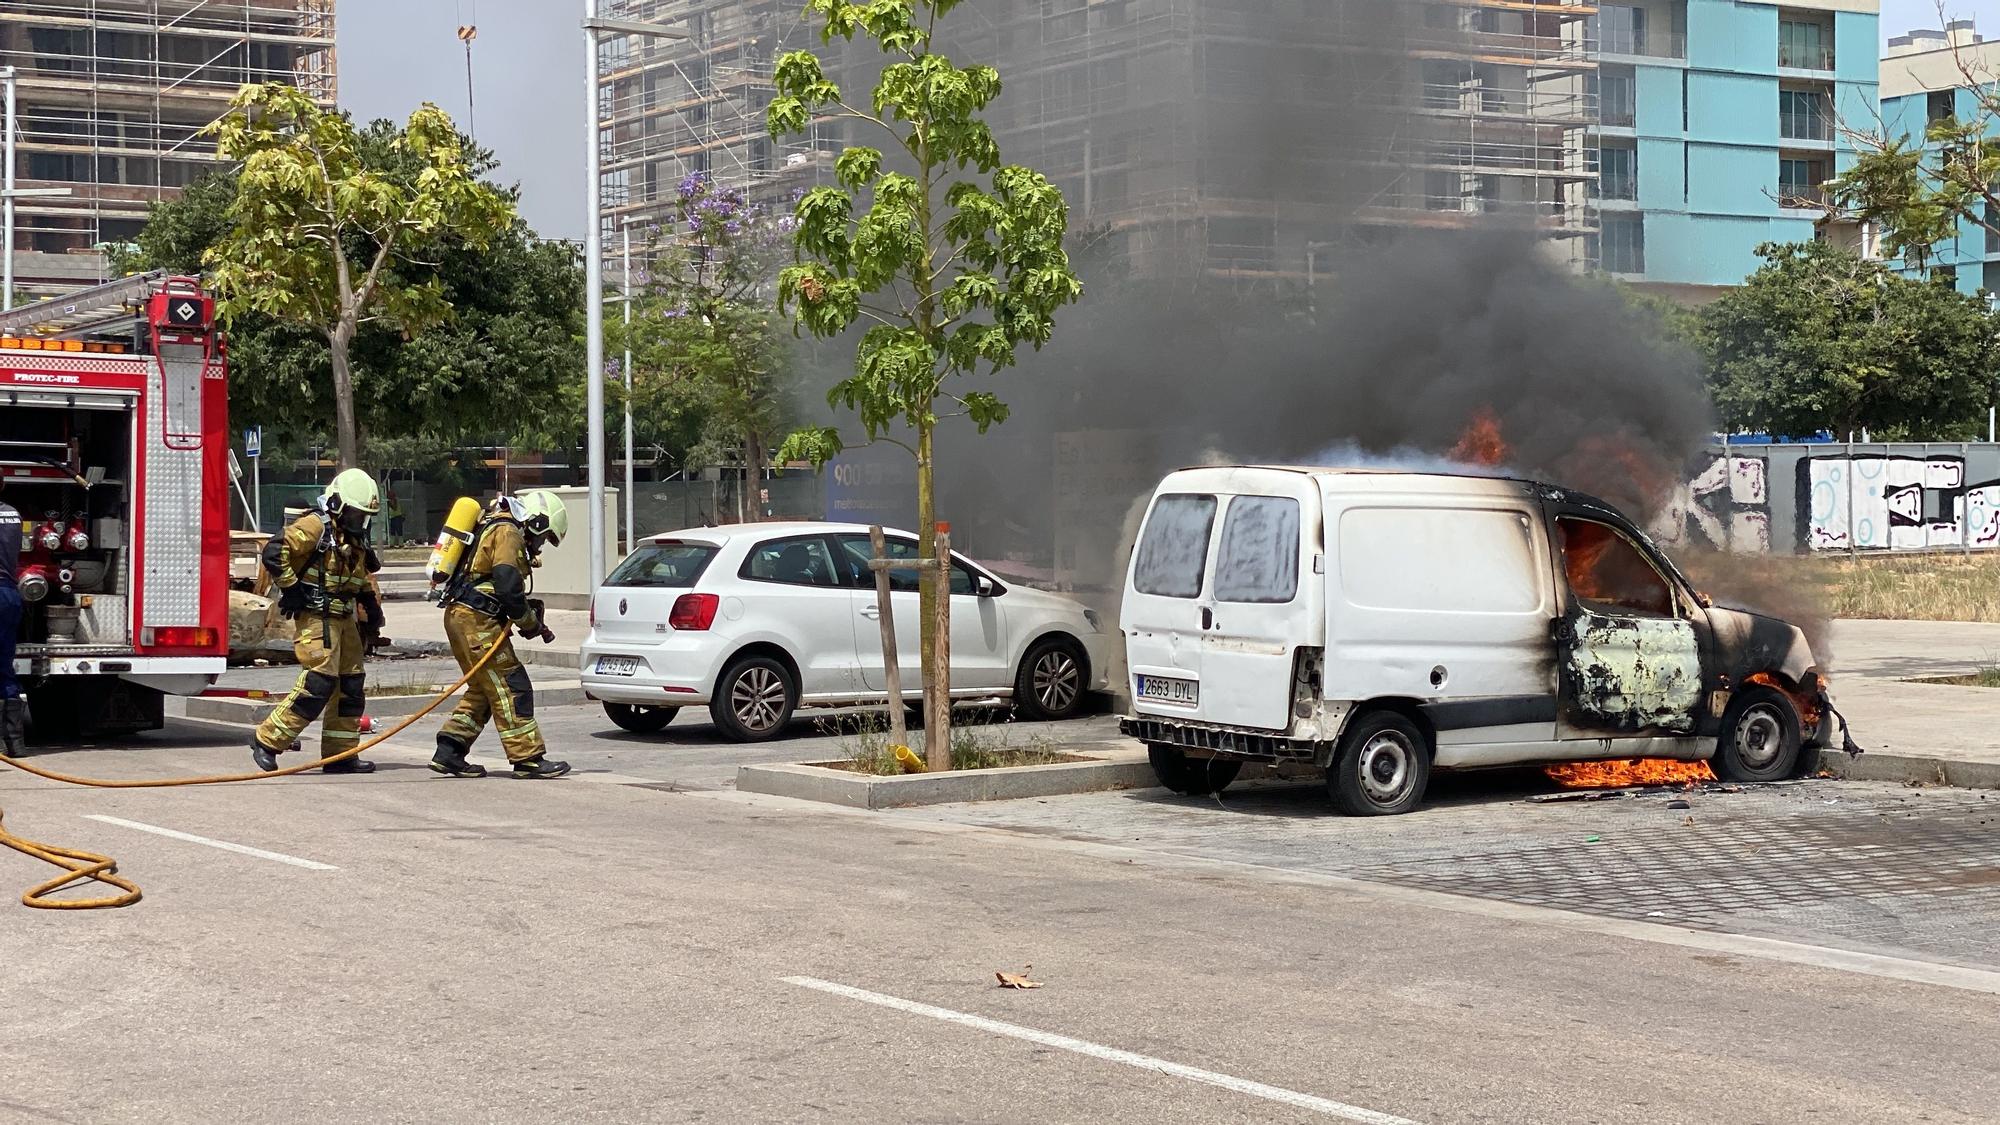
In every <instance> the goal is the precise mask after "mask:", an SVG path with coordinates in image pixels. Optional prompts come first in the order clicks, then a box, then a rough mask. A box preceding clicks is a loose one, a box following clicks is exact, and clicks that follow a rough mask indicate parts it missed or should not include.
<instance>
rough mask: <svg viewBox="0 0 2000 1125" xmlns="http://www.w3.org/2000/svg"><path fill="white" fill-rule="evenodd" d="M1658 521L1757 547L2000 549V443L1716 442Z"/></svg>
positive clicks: (1707, 543) (1682, 540)
mask: <svg viewBox="0 0 2000 1125" xmlns="http://www.w3.org/2000/svg"><path fill="white" fill-rule="evenodd" d="M1787 481H1788V482H1790V485H1791V486H1790V487H1785V486H1784V485H1783V484H1780V483H1779V482H1787ZM1652 531H1653V533H1654V535H1655V536H1656V537H1657V538H1658V539H1659V540H1660V542H1661V543H1663V544H1665V545H1667V546H1671V547H1706V548H1712V549H1718V550H1727V551H1737V552H1742V553H1748V554H1761V553H1765V552H1769V551H1779V552H1785V553H1799V554H1812V553H1823V552H1833V551H1838V552H1849V551H1854V552H1860V551H1870V552H1882V551H1922V550H1946V549H1953V548H1957V549H1961V550H1967V549H1969V550H1994V549H2000V446H1994V445H1989V444H1985V443H1978V444H1962V445H1949V446H1946V445H1922V444H1916V443H1911V444H1891V445H1866V446H1847V445H1829V444H1820V445H1765V446H1731V447H1728V448H1726V449H1725V448H1722V447H1716V448H1713V449H1711V450H1709V451H1708V452H1707V453H1705V454H1703V455H1702V456H1701V457H1700V458H1697V459H1696V461H1695V463H1694V464H1693V465H1691V466H1690V468H1689V472H1688V479H1687V482H1686V483H1685V484H1683V485H1681V486H1680V487H1678V488H1677V489H1676V490H1675V492H1674V495H1673V496H1672V497H1671V499H1670V500H1669V502H1668V504H1667V506H1666V508H1665V510H1664V511H1663V512H1662V513H1661V515H1660V517H1659V519H1658V520H1657V521H1656V523H1655V525H1654V527H1653V528H1652Z"/></svg>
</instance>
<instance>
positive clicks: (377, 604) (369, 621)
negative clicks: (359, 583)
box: [355, 592, 389, 633]
mask: <svg viewBox="0 0 2000 1125" xmlns="http://www.w3.org/2000/svg"><path fill="white" fill-rule="evenodd" d="M355 600H356V603H357V604H358V605H359V606H360V607H361V621H362V623H363V624H365V625H367V626H368V627H369V628H370V629H373V630H375V631H376V632H377V633H380V632H381V631H382V627H383V626H384V625H387V624H388V623H389V619H388V618H387V617H384V616H383V615H382V602H381V599H379V598H377V597H376V596H375V595H374V594H373V593H369V592H363V593H362V595H361V596H360V597H359V598H357V599H355Z"/></svg>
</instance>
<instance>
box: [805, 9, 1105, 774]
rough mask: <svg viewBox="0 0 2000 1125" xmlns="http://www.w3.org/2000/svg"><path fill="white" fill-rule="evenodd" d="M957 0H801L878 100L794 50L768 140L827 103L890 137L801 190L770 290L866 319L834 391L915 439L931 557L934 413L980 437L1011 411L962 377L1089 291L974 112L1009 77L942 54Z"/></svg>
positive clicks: (836, 438) (823, 110)
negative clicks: (955, 419) (870, 71)
mask: <svg viewBox="0 0 2000 1125" xmlns="http://www.w3.org/2000/svg"><path fill="white" fill-rule="evenodd" d="M961 2H962V0H868V2H867V3H859V2H855V0H808V3H807V5H806V11H807V14H808V15H809V16H813V17H817V19H818V20H820V21H822V22H823V27H822V29H821V37H822V39H823V41H824V42H826V43H828V44H831V43H833V41H834V39H835V38H839V39H841V40H843V41H845V42H847V43H849V44H852V43H854V42H855V41H856V40H857V39H859V40H861V41H862V42H863V43H864V44H865V43H872V44H873V45H874V46H875V47H877V48H878V49H879V50H880V51H881V53H882V54H883V55H884V56H886V57H887V60H888V61H887V62H886V63H885V65H884V66H883V68H882V70H881V73H880V76H879V78H878V79H877V81H876V83H875V87H874V91H873V96H872V97H870V98H869V99H868V100H867V101H866V102H863V103H859V104H857V103H856V102H855V101H853V100H851V99H849V98H848V97H847V96H846V95H844V94H843V93H842V91H841V88H840V86H839V84H838V83H837V82H836V81H835V80H834V79H833V78H832V77H831V76H830V75H829V74H828V72H827V69H826V67H825V65H824V64H823V63H822V62H821V60H820V58H819V57H818V56H817V55H815V54H814V53H812V52H811V51H790V52H787V53H786V54H785V55H784V56H782V57H781V58H780V59H779V60H778V64H777V70H776V84H777V91H778V93H777V96H776V97H775V98H773V99H772V101H771V105H770V111H769V120H768V124H769V126H770V131H771V135H772V136H773V137H774V138H775V137H783V136H786V135H788V134H794V133H800V132H804V131H805V130H806V129H807V127H808V126H809V125H810V124H811V123H812V121H813V119H814V118H815V117H816V116H821V115H825V116H831V117H833V118H836V119H841V120H845V121H847V122H851V123H857V124H858V127H859V128H861V129H863V130H865V131H867V132H869V133H871V134H877V135H880V136H882V137H883V138H884V148H874V147H869V146H865V145H855V146H853V147H850V148H848V149H847V150H846V151H845V152H843V153H842V154H841V155H840V157H839V159H838V160H837V161H836V162H835V164H834V177H835V180H836V181H837V182H836V183H835V184H833V185H829V186H825V187H819V188H815V189H814V190H812V191H810V192H808V193H806V195H805V196H804V198H802V199H800V200H799V204H798V208H797V219H798V231H797V234H796V238H795V242H796V245H797V249H798V257H799V260H798V261H797V263H796V264H794V265H791V266H789V267H787V268H786V269H785V270H784V271H783V272H782V273H781V274H780V275H779V281H778V298H779V305H780V308H782V309H788V310H792V311H793V313H794V315H795V317H796V319H797V322H798V323H799V325H800V326H802V327H803V328H804V329H805V330H806V331H808V332H811V333H812V334H813V335H815V336H819V337H822V338H829V337H833V336H837V335H840V334H842V333H844V332H846V331H847V330H848V329H849V328H851V327H853V326H855V325H857V324H864V323H865V324H866V326H867V327H866V331H865V332H864V333H863V334H862V337H861V342H860V344H859V345H858V347H857V350H856V354H855V368H854V374H853V375H851V376H849V377H848V378H845V379H842V380H841V381H840V382H838V383H837V384H835V385H834V387H833V388H832V390H831V391H829V392H828V395H827V399H828V402H829V403H831V404H832V405H834V406H836V407H844V408H846V409H849V410H852V411H854V412H856V413H857V414H858V415H859V416H860V420H861V425H862V428H863V430H864V431H865V432H866V434H867V436H868V439H869V440H870V441H899V442H900V439H898V438H896V437H895V436H893V434H894V433H895V431H897V430H898V429H901V430H903V431H905V432H906V433H908V434H909V436H910V438H911V440H910V441H909V442H907V443H904V444H906V447H907V448H909V449H910V451H911V453H912V454H913V455H914V456H915V457H916V461H917V523H918V528H917V531H918V534H919V535H920V536H921V537H922V543H921V549H922V555H923V557H924V558H926V559H934V558H935V557H936V530H937V503H936V494H935V490H934V488H933V484H932V482H933V472H932V470H933V464H934V462H933V458H934V456H935V449H934V440H933V439H934V435H935V432H936V429H937V425H938V422H939V420H940V419H941V418H943V417H951V416H964V417H967V418H969V419H970V420H971V422H972V423H973V425H974V426H976V427H977V428H978V430H979V432H980V433H982V434H983V433H985V432H986V430H987V429H988V428H989V427H991V426H993V425H994V424H996V423H999V422H1003V421H1005V420H1006V418H1007V407H1006V405H1005V404H1004V403H1003V402H1002V401H1001V400H1000V398H999V397H998V396H997V395H995V394H994V393H993V392H991V391H987V390H979V389H971V388H968V387H966V386H965V385H964V384H965V381H966V380H967V379H969V378H970V377H972V376H974V375H975V374H977V373H978V372H979V370H980V369H981V368H982V367H984V368H985V371H986V373H987V374H988V375H991V374H994V373H997V372H999V371H1000V370H1001V369H1003V368H1006V367H1010V366H1012V365H1013V363H1014V356H1015V352H1016V350H1017V349H1018V348H1019V347H1020V346H1021V345H1023V344H1027V345H1029V346H1030V347H1033V348H1037V349H1039V348H1040V347H1041V346H1042V345H1043V344H1046V343H1047V342H1048V341H1049V338H1050V336H1051V334H1052V333H1053V331H1054V329H1055V315H1056V312H1057V311H1058V310H1059V309H1061V308H1062V307H1063V306H1065V305H1068V304H1070V303H1072V302H1074V301H1076V300H1077V299H1079V298H1080V297H1081V296H1082V295H1083V285H1082V283H1081V282H1079V281H1078V280H1077V278H1076V275H1075V273H1074V272H1072V271H1071V269H1070V263H1069V258H1068V256H1067V255H1066V254H1065V253H1064V250H1063V238H1064V234H1065V233H1066V231H1067V230H1068V227H1069V205H1068V204H1067V203H1066V202H1065V201H1064V199H1063V195H1062V192H1061V190H1059V189H1058V188H1056V187H1055V186H1054V185H1053V184H1051V183H1049V181H1048V179H1047V177H1045V176H1043V175H1042V174H1041V173H1039V172H1036V171H1034V170H1033V169H1030V168H1024V167H1020V166H1018V165H1004V164H1002V163H1001V159H1000V146H999V145H998V143H997V142H995V140H994V138H993V132H992V130H991V129H990V128H989V127H988V126H987V124H986V122H985V121H984V120H982V118H981V115H982V114H983V113H984V111H985V110H986V108H987V106H989V105H990V104H992V102H993V99H994V98H996V97H998V96H999V94H1000V73H999V72H998V71H997V70H995V69H994V68H992V67H990V66H978V65H974V66H965V67H961V66H958V65H956V64H954V63H953V62H952V60H951V59H949V58H947V57H946V56H944V55H942V54H939V53H937V52H936V51H935V50H934V49H933V47H934V44H935V41H936V33H937V24H938V21H939V20H940V19H942V18H944V17H945V16H948V15H949V14H950V13H951V12H952V10H953V9H955V8H957V7H958V6H959V5H960V3H961ZM863 50H865V47H851V48H849V49H848V52H849V53H850V54H858V53H860V52H861V51H863ZM885 148H886V150H887V153H886V154H885ZM906 169H907V170H906ZM968 172H970V173H976V174H977V175H978V176H979V177H984V178H986V182H985V183H983V184H982V183H980V182H978V181H976V180H974V179H972V178H969V177H967V173H968ZM864 203H865V209H864ZM840 448H841V438H840V435H839V433H838V432H837V431H836V430H834V429H830V428H818V429H811V430H806V431H801V432H799V433H796V434H793V435H792V436H791V437H790V438H789V439H787V441H786V443H785V446H784V448H783V449H782V450H781V451H780V453H779V456H780V457H781V458H787V459H791V458H803V459H809V460H812V461H814V462H816V463H821V464H823V463H825V461H826V460H828V459H829V458H831V457H832V456H833V455H834V454H836V453H838V452H839V450H840ZM919 590H920V604H921V606H922V611H921V612H922V616H923V632H922V637H923V642H922V648H923V657H922V659H923V667H924V670H925V691H926V696H927V705H928V712H929V717H930V721H929V722H928V723H927V725H926V731H925V736H926V740H927V744H928V749H929V755H928V757H929V758H930V761H931V763H932V767H933V768H939V767H940V766H942V767H943V768H949V765H950V755H949V739H950V734H949V725H948V720H949V707H950V702H949V701H950V686H951V670H950V667H949V666H948V662H946V661H944V660H940V659H939V658H938V657H939V645H938V637H937V629H938V622H939V621H940V620H941V619H943V620H947V621H948V620H949V618H948V617H944V616H943V615H942V614H941V613H940V610H941V609H942V608H943V607H944V606H945V605H946V599H947V598H948V597H949V593H950V587H949V585H948V576H947V575H945V574H942V573H940V572H938V571H936V570H926V571H924V572H923V573H922V579H921V583H920V587H919ZM947 639H948V638H947Z"/></svg>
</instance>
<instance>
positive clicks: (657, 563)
mask: <svg viewBox="0 0 2000 1125" xmlns="http://www.w3.org/2000/svg"><path fill="white" fill-rule="evenodd" d="M715 553H716V548H715V547H714V546H712V545H710V544H707V543H646V544H643V545H641V546H640V548H639V549H638V550H636V551H634V552H632V553H631V554H629V555H627V556H625V561H624V562H621V563H619V564H618V569H616V570H614V571H612V572H611V577H609V578H607V579H605V580H604V584H605V585H606V586H628V587H634V588H641V589H644V588H668V589H672V588H676V587H683V588H684V587H688V586H692V585H694V584H695V581H696V580H697V579H699V578H700V577H701V572H702V571H704V570H707V569H708V564H709V561H710V560H712V559H714V558H715Z"/></svg>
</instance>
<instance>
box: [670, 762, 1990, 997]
mask: <svg viewBox="0 0 2000 1125" xmlns="http://www.w3.org/2000/svg"><path fill="white" fill-rule="evenodd" d="M688 796H690V797H696V798H700V799H703V800H710V801H723V802H727V803H730V804H740V805H750V806H754V807H760V808H767V809H783V810H787V811H791V812H797V813H806V814H812V815H818V816H850V817H859V818H869V819H874V820H877V821H882V822H885V823H888V824H893V825H894V826H895V827H896V828H897V829H899V830H902V831H906V832H931V833H936V834H939V835H956V834H967V835H985V836H999V837H1004V838H1006V839H1007V840H1009V841H1011V842H1013V843H1015V844H1018V845H1020V846H1022V847H1024V848H1035V849H1044V850H1048V851H1060V852H1071V853H1075V854H1080V855H1096V856H1102V857H1107V858H1114V859H1118V860H1122V861H1124V862H1128V863H1132V864H1135V865H1144V866H1146V867H1152V868H1160V869H1165V870H1177V871H1210V872H1219V873H1224V874H1227V873H1232V872H1233V873H1236V874H1238V875H1242V876H1246V877H1250V878H1257V879H1262V880H1265V881H1267V882H1272V883H1283V884H1290V885H1294V886H1308V887H1325V888H1328V889H1331V890H1340V891H1346V892H1348V893H1351V894H1355V895H1360V896H1363V897H1366V898H1372V899H1379V900H1384V901H1389V902H1399V903H1402V904H1404V905H1407V906H1418V907H1425V908H1428V909H1431V910H1443V911H1448V912H1450V913H1453V914H1470V915H1475V916H1478V917H1484V918H1496V919H1500V920H1503V921H1509V922H1525V923H1529V924H1532V925H1540V926H1551V927H1555V928H1557V929H1564V930H1572V931H1576V932H1578V933H1590V934H1598V935H1600V936H1603V937H1614V938H1625V939H1628V940H1631V941H1644V942H1651V943H1653V944H1655V945H1669V946H1678V947H1680V948H1683V949H1698V950H1701V951H1703V952H1706V953H1732V954H1736V955H1738V956H1742V957H1756V958H1759V959H1762V960H1766V961H1778V962H1783V963H1786V964H1791V965H1801V966H1805V967H1808V968H1814V969H1831V970H1834V971H1836V972H1843V973H1855V974H1857V975H1860V976H1870V977H1881V978H1884V979H1887V980H1900V981H1906V982H1909V983H1912V984H1927V985H1933V986H1935V987H1938V988H1954V989H1958V990H1960V991H1964V992H1978V993H1983V994H1986V995H1989V996H2000V972H1995V971H1993V970H1991V969H1975V968H1972V967H1970V966H1965V965H1954V964H1950V963H1947V962H1940V961H1923V960H1918V959H1916V958H1911V957H1895V956H1890V955H1887V954H1881V953H1863V952H1860V951H1858V950H1852V949H1840V948H1837V947H1834V946H1825V945H1811V944H1808V943H1806V942H1797V941H1785V940H1782V939H1779V938H1767V937H1757V936H1755V935H1752V934H1737V933H1728V932H1722V931H1713V930H1693V929H1688V928H1687V927H1684V926H1674V925H1668V924H1665V923H1661V922H1635V921H1631V920H1628V919H1625V918H1609V917H1604V916H1602V915H1597V914H1584V913H1580V912H1578V911H1573V910H1561V909H1557V908H1555V907H1552V906H1530V905H1528V904H1526V903H1518V902H1501V901H1499V900H1497V899H1484V898H1471V897H1468V896H1465V895H1455V894H1452V893H1450V892H1448V891H1433V890H1424V889H1421V888H1417V887H1399V886H1394V885H1392V884H1388V883H1371V882H1367V881H1364V880H1361V879H1350V878H1347V877H1345V876H1341V875H1328V874H1325V873H1322V872H1318V871H1296V870H1292V869H1290V868H1282V867H1274V866H1271V865H1268V864H1261V863H1245V862H1243V861H1241V860H1231V859H1213V858H1209V857H1205V856H1189V855H1181V854H1179V853H1176V852H1158V851H1148V850H1146V849H1143V848H1134V847H1128V846H1126V845H1123V844H1111V843H1104V842H1100V841H1092V840H1059V839H1051V838H1049V837H1044V836H1029V835H1025V834H1023V833H1019V832H1013V831H1009V830H1008V829H1006V828H1005V827H1001V826H995V825H984V824H960V823H955V822H952V821H927V820H922V819H919V818H918V817H916V816H913V815H910V814H908V813H903V812H898V811H893V810H888V811H879V812H871V811H869V810H866V809H849V808H842V807H840V806H838V805H827V804H821V803H819V802H816V801H800V800H794V799H792V798H789V797H770V796H765V795H763V794H759V793H743V792H740V791H737V790H713V791H690V792H689V793H688Z"/></svg>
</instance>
